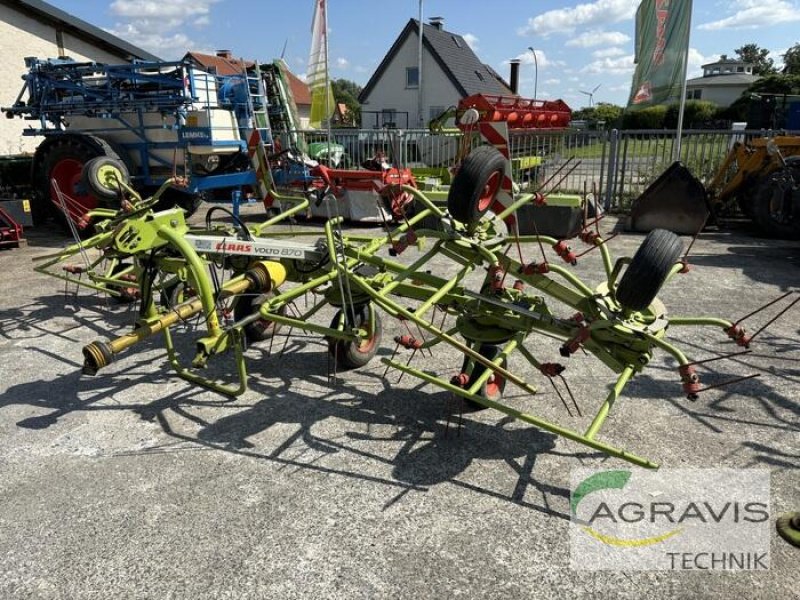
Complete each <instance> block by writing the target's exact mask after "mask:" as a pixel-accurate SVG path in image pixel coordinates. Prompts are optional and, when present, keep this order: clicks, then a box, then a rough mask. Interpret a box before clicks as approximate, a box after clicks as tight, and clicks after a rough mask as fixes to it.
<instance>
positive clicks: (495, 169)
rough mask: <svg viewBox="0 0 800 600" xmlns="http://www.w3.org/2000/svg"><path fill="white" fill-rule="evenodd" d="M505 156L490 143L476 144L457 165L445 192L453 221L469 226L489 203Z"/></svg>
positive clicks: (500, 182) (501, 178)
mask: <svg viewBox="0 0 800 600" xmlns="http://www.w3.org/2000/svg"><path fill="white" fill-rule="evenodd" d="M505 168H506V159H505V158H503V155H502V154H500V151H499V150H497V148H495V147H494V146H478V147H477V148H475V150H473V151H472V152H470V153H469V154H468V155H467V157H466V158H465V159H464V160H463V162H462V163H461V166H460V167H459V168H458V172H457V173H456V175H455V177H453V182H452V183H451V184H450V191H449V193H448V194H447V209H448V210H449V211H450V214H451V215H452V216H453V218H454V219H456V220H457V221H461V222H462V223H464V224H465V225H472V224H473V223H475V222H476V221H478V220H479V219H480V218H481V217H482V216H483V215H484V213H486V211H487V210H489V208H490V207H491V206H492V202H494V199H495V196H497V192H498V191H500V187H501V185H502V184H503V176H504V174H505Z"/></svg>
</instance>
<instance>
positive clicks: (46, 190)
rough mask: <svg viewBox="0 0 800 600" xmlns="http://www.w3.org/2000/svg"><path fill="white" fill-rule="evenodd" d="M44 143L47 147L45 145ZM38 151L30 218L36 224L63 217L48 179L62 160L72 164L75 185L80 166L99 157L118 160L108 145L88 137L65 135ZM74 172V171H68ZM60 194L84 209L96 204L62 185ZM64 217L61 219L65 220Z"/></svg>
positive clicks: (87, 197)
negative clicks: (72, 199) (72, 198)
mask: <svg viewBox="0 0 800 600" xmlns="http://www.w3.org/2000/svg"><path fill="white" fill-rule="evenodd" d="M44 144H47V145H46V146H45V145H44ZM40 148H42V149H41V152H40V153H39V155H38V156H37V157H36V159H35V161H34V169H33V187H34V191H35V198H34V202H33V207H32V211H33V218H34V221H36V222H42V221H44V220H46V219H47V218H48V217H51V216H55V217H62V216H63V215H62V214H61V211H60V210H59V209H58V208H57V206H56V204H55V202H54V201H55V200H56V198H55V195H54V194H53V191H52V186H51V183H50V179H51V178H52V176H53V172H54V169H55V168H56V167H57V166H58V165H59V164H60V163H62V162H63V161H74V163H73V165H74V171H75V177H74V182H75V183H77V182H78V181H79V180H80V177H81V172H82V170H83V166H84V165H85V164H86V163H87V162H89V161H90V160H91V159H93V158H96V157H98V156H108V157H110V158H115V159H117V160H119V156H118V155H117V153H116V152H114V150H113V149H112V148H111V146H110V145H109V144H108V143H107V142H105V141H104V140H101V139H100V138H98V137H95V136H90V135H77V134H64V135H60V136H58V137H57V138H55V139H52V140H50V139H49V140H45V142H43V143H42V145H40ZM70 170H73V169H70ZM61 183H62V185H60V187H61V191H62V192H65V193H67V194H69V195H70V196H72V197H74V198H75V199H76V200H78V201H79V202H80V203H81V204H82V205H83V204H84V202H85V204H86V209H87V210H88V209H90V208H94V207H95V206H96V205H97V201H96V199H93V198H91V197H90V195H89V194H86V193H84V194H78V193H77V191H76V189H74V188H72V189H64V188H65V187H69V186H68V185H64V183H65V182H63V181H62V182H61ZM65 218H66V217H64V219H65Z"/></svg>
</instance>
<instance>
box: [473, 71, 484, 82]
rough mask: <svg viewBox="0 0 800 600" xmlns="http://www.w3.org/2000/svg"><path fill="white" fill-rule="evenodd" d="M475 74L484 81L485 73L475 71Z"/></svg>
mask: <svg viewBox="0 0 800 600" xmlns="http://www.w3.org/2000/svg"><path fill="white" fill-rule="evenodd" d="M475 75H476V76H477V78H478V79H480V80H481V81H483V75H481V74H480V72H479V71H475Z"/></svg>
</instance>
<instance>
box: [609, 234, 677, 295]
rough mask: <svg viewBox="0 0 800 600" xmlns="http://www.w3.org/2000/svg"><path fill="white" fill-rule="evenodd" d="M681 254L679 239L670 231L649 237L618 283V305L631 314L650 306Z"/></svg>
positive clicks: (648, 235) (649, 235) (645, 239)
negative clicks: (628, 310)
mask: <svg viewBox="0 0 800 600" xmlns="http://www.w3.org/2000/svg"><path fill="white" fill-rule="evenodd" d="M682 252H683V244H682V243H681V239H680V238H679V237H678V236H677V235H675V234H674V233H672V232H671V231H667V230H666V229H654V230H653V231H651V232H650V233H648V234H647V237H646V238H644V241H643V242H642V245H641V246H639V249H638V250H637V251H636V254H634V255H633V259H632V260H631V263H630V264H629V265H628V268H627V269H626V270H625V273H623V275H622V279H620V282H619V286H618V287H617V291H616V298H617V302H619V304H620V305H622V306H623V307H625V308H629V309H631V310H644V309H646V308H647V307H648V306H650V304H651V303H652V302H653V300H655V298H656V295H657V294H658V292H659V290H660V289H661V286H662V285H664V281H665V280H666V279H667V275H669V272H670V271H671V270H672V267H673V266H674V265H675V263H676V262H677V261H678V259H679V258H680V256H681V253H682Z"/></svg>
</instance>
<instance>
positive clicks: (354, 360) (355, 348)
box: [328, 304, 383, 369]
mask: <svg viewBox="0 0 800 600" xmlns="http://www.w3.org/2000/svg"><path fill="white" fill-rule="evenodd" d="M353 308H354V311H355V318H356V322H355V325H354V327H357V328H359V329H369V318H370V313H372V315H374V317H375V323H374V324H373V335H372V337H371V338H370V339H368V340H363V341H362V342H361V343H358V342H356V341H353V342H348V341H345V340H337V339H335V338H328V352H329V353H330V355H331V356H333V357H334V360H335V361H336V364H337V366H338V367H339V368H341V369H357V368H359V367H363V366H366V365H367V364H368V363H369V361H370V360H372V358H373V357H374V356H375V354H377V352H378V348H379V347H380V343H381V336H382V334H383V324H382V323H381V315H380V313H379V312H378V310H377V309H375V308H373V309H372V310H370V306H369V304H362V305H361V306H355V307H353ZM345 314H346V315H347V317H346V318H347V320H348V321H349V320H351V317H350V310H349V309H348V310H347V311H345ZM341 318H342V310H341V309H340V310H338V311H336V314H335V315H334V316H333V320H332V321H331V329H336V328H337V327H338V326H339V323H340V321H341ZM347 326H349V327H353V325H350V324H349V323H348V324H347Z"/></svg>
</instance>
